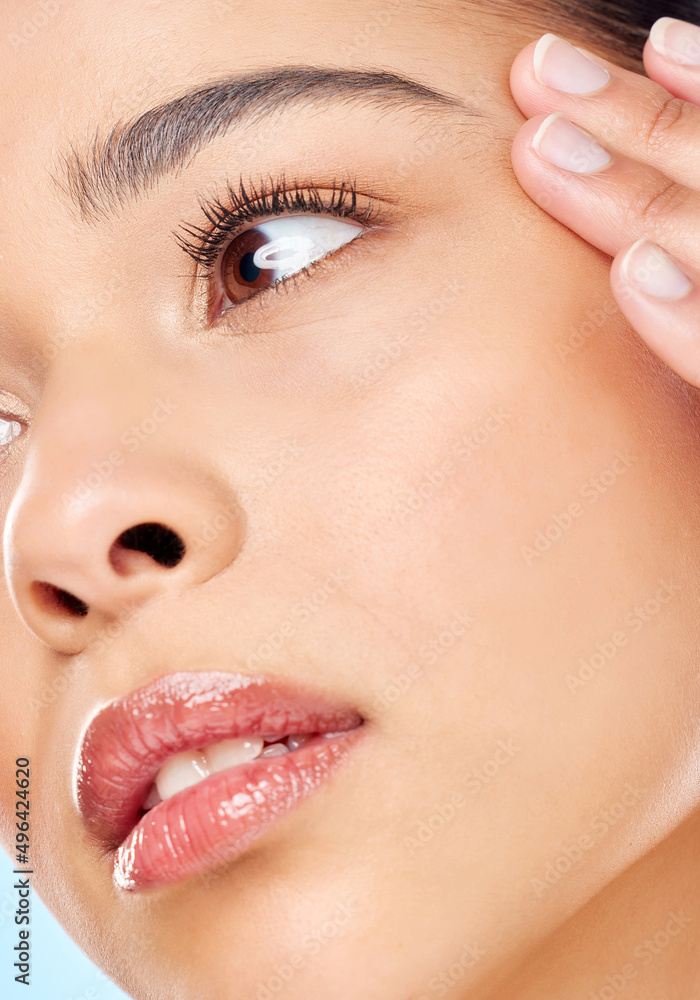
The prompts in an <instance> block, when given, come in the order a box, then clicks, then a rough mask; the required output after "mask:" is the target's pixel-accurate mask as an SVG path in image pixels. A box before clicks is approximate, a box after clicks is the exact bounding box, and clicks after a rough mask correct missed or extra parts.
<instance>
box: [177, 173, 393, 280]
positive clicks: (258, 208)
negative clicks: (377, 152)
mask: <svg viewBox="0 0 700 1000" xmlns="http://www.w3.org/2000/svg"><path fill="white" fill-rule="evenodd" d="M269 181H270V183H269V184H268V185H267V186H264V185H263V183H262V182H260V184H259V187H257V188H256V182H253V181H248V182H247V184H248V186H247V187H246V182H245V181H244V180H243V178H240V180H239V182H238V183H239V188H238V191H236V190H235V189H234V188H233V187H232V185H231V183H230V182H227V198H226V201H225V202H224V201H222V200H221V199H220V198H219V197H218V196H214V197H205V196H203V195H200V198H199V204H200V209H201V211H202V213H203V215H204V219H205V221H206V223H208V225H206V224H205V225H199V224H195V225H188V224H186V223H182V224H181V225H180V227H179V230H176V231H175V233H174V234H173V235H174V237H175V240H176V242H177V243H178V245H179V246H180V248H181V249H182V250H184V251H185V252H186V253H187V254H188V255H189V256H190V257H191V258H192V259H193V260H194V261H195V263H197V264H198V265H199V266H200V267H202V268H204V269H205V271H206V273H205V277H209V276H210V273H211V269H212V268H213V265H214V261H215V260H216V258H217V257H218V255H219V254H220V253H222V252H223V247H224V244H225V243H226V241H227V240H233V239H235V238H236V236H238V235H240V233H241V232H244V231H245V228H246V224H247V223H252V222H253V220H258V221H262V220H263V219H264V218H268V217H269V218H275V217H279V216H281V215H286V214H292V213H293V214H298V215H304V214H311V212H312V211H317V212H328V213H329V214H334V215H337V216H338V217H345V218H354V219H355V221H358V222H360V223H361V224H363V223H369V222H370V221H371V220H372V219H373V217H374V216H375V214H377V215H379V214H381V213H380V212H379V208H378V199H376V198H375V197H374V196H373V195H372V194H367V193H365V192H363V191H360V190H359V189H358V187H357V184H356V182H355V181H354V180H353V181H349V180H347V179H344V180H341V181H339V182H338V181H334V182H333V184H323V185H318V184H315V183H313V182H304V183H300V182H298V181H291V182H288V181H287V179H286V178H285V176H284V175H282V176H281V177H280V178H279V179H278V180H277V181H275V182H273V181H272V178H269ZM251 193H252V195H253V197H251V196H250V195H251ZM290 194H291V195H293V197H292V201H294V199H296V201H297V202H298V204H296V205H294V204H291V205H290V204H289V196H290ZM328 195H330V196H331V197H330V203H327V204H324V203H323V197H324V196H326V197H327V196H328ZM358 197H359V198H360V199H361V202H362V205H363V208H362V209H361V210H358V207H357V204H358ZM348 198H349V199H350V205H349V206H347V207H348V208H349V210H348V211H345V210H344V211H337V212H334V211H333V207H336V208H343V209H344V208H345V207H346V204H344V203H347V200H348ZM336 199H337V201H336ZM334 202H335V204H334ZM280 205H282V206H283V208H282V210H280ZM313 205H316V206H317V207H316V208H315V209H314V208H313ZM329 205H330V207H329ZM182 234H185V235H182ZM186 237H190V238H191V239H187V238H186Z"/></svg>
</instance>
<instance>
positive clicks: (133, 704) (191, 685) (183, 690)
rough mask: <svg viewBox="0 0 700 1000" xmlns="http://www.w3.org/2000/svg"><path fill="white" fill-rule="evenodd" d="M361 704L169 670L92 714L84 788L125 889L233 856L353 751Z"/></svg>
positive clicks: (80, 791) (79, 771)
mask: <svg viewBox="0 0 700 1000" xmlns="http://www.w3.org/2000/svg"><path fill="white" fill-rule="evenodd" d="M362 721H363V720H362V718H361V716H360V715H359V714H358V713H357V712H356V711H355V710H354V709H350V708H347V707H333V706H329V705H328V704H327V703H325V702H324V701H323V700H321V699H319V698H318V697H313V696H311V697H309V696H300V695H299V694H298V693H297V692H296V691H294V692H293V691H291V689H289V688H286V687H284V686H282V685H280V684H279V682H272V681H269V680H267V679H265V678H261V677H244V676H241V675H235V674H226V673H213V672H211V673H177V674H170V675H165V676H164V677H160V678H158V679H157V680H156V681H154V682H152V683H151V684H149V685H147V686H146V687H144V688H140V689H139V690H138V691H135V692H133V693H132V694H130V695H127V696H126V697H125V698H121V699H117V700H116V701H113V702H111V703H110V704H109V705H107V706H106V707H105V708H103V709H102V710H101V711H100V712H98V714H97V715H96V716H95V717H94V718H93V719H92V721H91V722H90V724H89V725H88V727H87V729H86V732H85V735H84V737H83V739H82V741H81V746H80V752H79V755H78V764H77V768H76V798H77V802H78V807H79V809H80V812H81V815H82V817H83V820H84V822H85V825H86V828H87V830H88V833H89V835H90V836H91V838H92V839H93V840H94V841H95V842H96V843H97V844H98V845H99V846H100V847H101V848H102V849H103V850H106V851H107V852H108V853H109V854H110V855H112V852H114V854H113V866H114V867H113V878H114V881H115V883H116V885H117V886H119V887H120V888H123V889H143V888H150V887H155V886H159V885H168V884H171V883H173V882H178V881H181V880H183V879H185V878H188V877H190V876H191V875H194V874H196V873H198V872H201V871H204V870H205V869H207V868H210V867H212V866H213V865H216V864H218V863H220V862H222V861H227V860H231V859H232V858H234V857H236V856H237V855H238V854H239V853H240V852H241V851H243V850H244V849H245V848H246V847H248V846H249V845H250V844H251V843H253V842H254V841H255V840H257V839H258V837H259V836H261V835H262V834H263V833H264V832H265V831H266V830H267V829H268V828H269V827H270V826H271V825H273V824H274V823H276V822H277V821H278V820H279V819H281V818H282V817H283V816H284V815H286V814H287V813H288V812H290V811H291V810H292V809H293V808H295V806H296V805H298V804H300V803H301V802H302V801H303V800H304V799H305V798H306V797H307V796H308V795H309V794H311V793H312V792H313V791H314V790H315V789H316V788H318V787H320V786H321V785H322V784H323V783H324V782H325V781H326V780H327V778H329V777H330V775H331V774H332V773H333V772H334V771H335V770H336V769H337V767H338V766H339V765H340V764H341V763H343V762H344V761H345V759H346V758H347V757H348V754H349V751H350V747H351V746H352V744H353V743H354V742H355V739H356V738H357V736H358V735H359V733H360V731H361V726H362Z"/></svg>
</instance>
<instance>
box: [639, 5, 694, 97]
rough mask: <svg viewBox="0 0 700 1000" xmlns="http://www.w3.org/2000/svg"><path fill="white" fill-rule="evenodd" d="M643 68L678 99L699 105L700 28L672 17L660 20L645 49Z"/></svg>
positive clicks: (654, 26)
mask: <svg viewBox="0 0 700 1000" xmlns="http://www.w3.org/2000/svg"><path fill="white" fill-rule="evenodd" d="M644 68H645V70H646V71H647V73H648V75H649V76H650V77H651V79H652V80H655V81H656V83H658V84H660V85H661V86H662V87H664V88H665V89H666V90H668V91H669V93H671V94H673V95H674V96H675V97H680V98H682V99H683V100H684V101H690V102H691V103H692V104H700V28H699V27H697V25H694V24H689V23H688V22H687V21H679V20H677V19H676V18H672V17H661V18H659V20H658V21H656V23H655V24H654V25H653V26H652V29H651V32H650V33H649V40H648V41H647V43H646V45H645V46H644Z"/></svg>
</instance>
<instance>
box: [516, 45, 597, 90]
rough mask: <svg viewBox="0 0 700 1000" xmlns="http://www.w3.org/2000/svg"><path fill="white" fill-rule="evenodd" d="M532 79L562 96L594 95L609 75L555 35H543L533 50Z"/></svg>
mask: <svg viewBox="0 0 700 1000" xmlns="http://www.w3.org/2000/svg"><path fill="white" fill-rule="evenodd" d="M534 69H535V77H536V78H537V80H538V81H539V82H540V83H543V84H544V85H545V87H551V88H552V89H553V90H559V91H562V92H563V93H564V94H579V95H586V94H597V93H598V91H600V90H603V89H604V88H605V87H607V85H608V84H609V83H610V79H611V77H610V74H609V73H608V71H607V70H606V69H603V67H602V66H598V64H597V63H594V62H593V60H592V59H589V58H588V56H585V55H584V54H583V52H580V51H579V50H578V49H576V48H574V46H573V45H569V43H568V42H565V41H564V39H563V38H559V36H558V35H543V36H542V38H540V40H539V42H538V43H537V45H536V46H535V52H534Z"/></svg>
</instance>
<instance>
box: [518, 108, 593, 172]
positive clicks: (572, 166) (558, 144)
mask: <svg viewBox="0 0 700 1000" xmlns="http://www.w3.org/2000/svg"><path fill="white" fill-rule="evenodd" d="M532 146H533V149H534V150H535V152H536V153H538V154H539V155H540V156H541V157H542V159H543V160H546V161H547V162H548V163H551V164H553V165H554V166H555V167H561V168H562V169H563V170H571V171H572V172H573V173H575V174H592V173H595V171H597V170H602V168H603V167H605V166H607V165H608V164H609V163H610V162H611V161H612V156H611V155H610V153H608V151H607V150H606V149H603V147H602V146H599V145H598V143H597V142H596V141H595V139H594V138H593V136H592V135H589V134H588V132H584V131H583V130H582V129H580V128H578V127H577V126H576V125H573V124H572V123H571V122H570V121H569V120H568V118H564V116H563V115H560V114H558V113H556V112H555V114H553V115H550V116H549V118H545V120H544V121H543V122H542V124H541V125H540V127H539V128H538V130H537V132H536V134H535V137H534V139H533V140H532Z"/></svg>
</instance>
